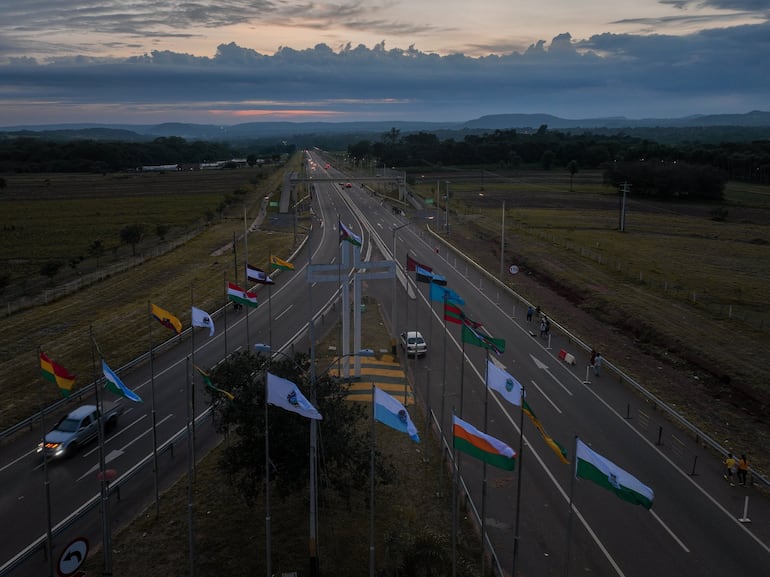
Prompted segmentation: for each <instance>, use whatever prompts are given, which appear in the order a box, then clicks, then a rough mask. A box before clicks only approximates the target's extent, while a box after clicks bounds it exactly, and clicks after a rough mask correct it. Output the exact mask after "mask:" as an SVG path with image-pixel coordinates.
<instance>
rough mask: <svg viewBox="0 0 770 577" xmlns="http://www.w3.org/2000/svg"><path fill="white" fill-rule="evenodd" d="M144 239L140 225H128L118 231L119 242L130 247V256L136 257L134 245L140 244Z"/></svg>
mask: <svg viewBox="0 0 770 577" xmlns="http://www.w3.org/2000/svg"><path fill="white" fill-rule="evenodd" d="M143 237H144V226H143V225H141V224H129V225H128V226H125V227H123V228H122V229H121V231H120V240H121V242H123V243H125V244H130V245H131V254H132V255H133V256H136V245H138V244H139V243H140V242H142V238H143Z"/></svg>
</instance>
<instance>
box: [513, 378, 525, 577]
mask: <svg viewBox="0 0 770 577" xmlns="http://www.w3.org/2000/svg"><path fill="white" fill-rule="evenodd" d="M524 397H525V394H524V386H523V385H522V386H521V398H520V403H519V407H520V408H521V415H519V454H518V457H519V478H518V479H517V480H516V524H515V528H514V533H513V572H512V573H511V575H514V576H515V575H516V566H517V565H518V562H519V520H520V519H521V478H522V476H523V472H524V470H523V469H522V465H523V462H524V461H523V457H524Z"/></svg>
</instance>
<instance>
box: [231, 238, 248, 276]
mask: <svg viewBox="0 0 770 577" xmlns="http://www.w3.org/2000/svg"><path fill="white" fill-rule="evenodd" d="M235 242H236V238H235V231H233V273H234V274H235V284H240V283H239V282H238V249H237V248H236V245H235ZM244 284H246V283H244Z"/></svg>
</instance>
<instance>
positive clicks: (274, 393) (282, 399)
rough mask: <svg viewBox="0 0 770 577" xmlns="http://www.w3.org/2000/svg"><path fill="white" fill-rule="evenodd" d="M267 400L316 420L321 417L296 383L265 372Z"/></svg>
mask: <svg viewBox="0 0 770 577" xmlns="http://www.w3.org/2000/svg"><path fill="white" fill-rule="evenodd" d="M267 402H268V403H269V404H271V405H275V406H276V407H281V408H282V409H286V410H287V411H291V412H292V413H298V414H300V415H302V416H303V417H307V418H308V419H316V420H318V421H320V420H321V419H323V417H322V416H321V413H319V412H318V410H317V409H316V408H315V407H314V406H313V405H311V404H310V401H308V400H307V399H306V398H305V395H303V394H302V391H300V390H299V387H297V385H295V384H294V383H292V382H291V381H288V380H286V379H282V378H281V377H277V376H275V375H274V374H272V373H267Z"/></svg>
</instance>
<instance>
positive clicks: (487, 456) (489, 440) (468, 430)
mask: <svg viewBox="0 0 770 577" xmlns="http://www.w3.org/2000/svg"><path fill="white" fill-rule="evenodd" d="M452 432H453V435H454V448H455V449H457V450H458V451H462V452H463V453H468V454H469V455H470V456H472V457H476V458H477V459H481V460H482V461H484V462H485V463H489V464H490V465H492V466H494V467H498V468H500V469H504V470H506V471H513V469H514V467H515V466H516V452H515V451H514V450H513V449H511V448H510V447H509V446H508V445H506V444H505V443H503V442H502V441H501V440H499V439H496V438H494V437H492V436H490V435H487V434H486V433H482V432H481V431H479V430H478V429H476V427H474V426H473V425H471V424H470V423H466V422H465V421H463V420H462V419H460V418H458V417H457V416H456V415H455V416H453V417H452Z"/></svg>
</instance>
